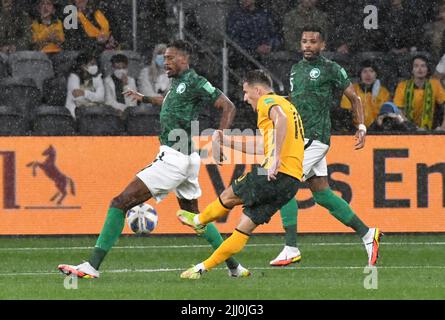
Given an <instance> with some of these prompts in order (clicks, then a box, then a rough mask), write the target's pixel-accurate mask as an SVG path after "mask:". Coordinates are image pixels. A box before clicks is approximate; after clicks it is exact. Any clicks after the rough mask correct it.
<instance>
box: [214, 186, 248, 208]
mask: <svg viewBox="0 0 445 320" xmlns="http://www.w3.org/2000/svg"><path fill="white" fill-rule="evenodd" d="M219 200H220V201H221V203H222V205H223V206H225V207H226V208H228V209H232V208H233V207H235V206H237V205H240V204H242V203H243V202H242V200H241V199H240V198H239V197H238V196H237V195H236V194H235V193H234V192H233V189H232V187H229V188H227V189H226V190H224V191H223V192H222V193H221V194H220V195H219Z"/></svg>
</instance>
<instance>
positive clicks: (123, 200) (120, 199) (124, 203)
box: [110, 194, 137, 212]
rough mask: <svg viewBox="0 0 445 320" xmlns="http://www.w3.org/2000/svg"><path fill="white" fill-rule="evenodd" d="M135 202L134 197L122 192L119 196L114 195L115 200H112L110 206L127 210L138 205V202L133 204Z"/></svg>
mask: <svg viewBox="0 0 445 320" xmlns="http://www.w3.org/2000/svg"><path fill="white" fill-rule="evenodd" d="M134 202H135V201H134V199H132V198H131V197H128V196H126V195H124V194H120V195H118V196H117V197H114V198H113V200H111V203H110V207H112V208H117V209H121V210H122V211H124V212H125V211H127V210H129V209H131V208H133V207H134V206H135V205H137V203H136V204H133V203H134Z"/></svg>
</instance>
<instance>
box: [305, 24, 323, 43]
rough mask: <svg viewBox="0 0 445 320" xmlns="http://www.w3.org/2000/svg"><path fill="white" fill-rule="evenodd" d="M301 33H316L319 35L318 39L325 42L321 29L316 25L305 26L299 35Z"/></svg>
mask: <svg viewBox="0 0 445 320" xmlns="http://www.w3.org/2000/svg"><path fill="white" fill-rule="evenodd" d="M303 32H318V33H319V34H320V39H321V40H323V41H324V40H325V37H326V35H325V31H324V30H323V28H322V27H320V26H317V25H305V26H304V27H303V30H301V35H303Z"/></svg>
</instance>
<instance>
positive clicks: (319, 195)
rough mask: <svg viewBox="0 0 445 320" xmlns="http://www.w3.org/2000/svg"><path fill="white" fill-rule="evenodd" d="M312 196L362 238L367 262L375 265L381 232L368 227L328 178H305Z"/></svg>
mask: <svg viewBox="0 0 445 320" xmlns="http://www.w3.org/2000/svg"><path fill="white" fill-rule="evenodd" d="M307 182H308V184H309V187H310V189H311V191H312V194H313V196H314V200H315V202H316V203H317V204H319V205H320V206H322V207H324V208H326V209H328V210H329V213H330V214H332V215H333V216H334V217H335V218H336V219H337V220H338V221H340V222H341V223H343V224H344V225H346V226H348V227H350V228H352V229H353V230H354V231H355V232H356V233H357V234H358V235H359V236H360V238H361V239H362V240H363V243H364V245H365V248H366V252H367V254H368V264H369V265H375V264H376V263H377V258H378V256H379V245H380V237H381V235H382V233H381V232H380V231H379V229H378V228H369V227H368V226H367V225H366V224H365V223H364V222H363V221H362V220H361V219H360V218H359V217H358V216H357V215H356V214H355V213H354V211H353V210H352V208H351V206H350V205H349V204H348V203H347V202H346V201H345V200H343V199H342V198H341V197H339V196H337V195H336V194H335V193H334V192H332V190H331V188H330V187H329V183H328V178H327V177H326V176H323V177H317V176H314V177H311V178H310V179H308V180H307Z"/></svg>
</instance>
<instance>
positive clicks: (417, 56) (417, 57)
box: [411, 54, 431, 76]
mask: <svg viewBox="0 0 445 320" xmlns="http://www.w3.org/2000/svg"><path fill="white" fill-rule="evenodd" d="M416 59H420V60H422V61H424V62H425V64H426V67H427V68H428V76H430V71H431V66H430V60H429V59H428V57H427V56H425V55H423V54H416V55H415V56H413V58H412V59H411V68H413V66H414V61H415V60H416Z"/></svg>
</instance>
